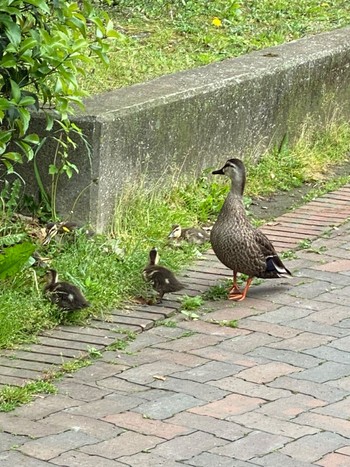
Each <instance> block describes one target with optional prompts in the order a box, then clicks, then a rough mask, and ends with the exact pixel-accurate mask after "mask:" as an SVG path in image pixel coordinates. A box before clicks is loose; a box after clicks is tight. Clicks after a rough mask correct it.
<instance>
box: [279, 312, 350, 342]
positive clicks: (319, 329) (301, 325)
mask: <svg viewBox="0 0 350 467" xmlns="http://www.w3.org/2000/svg"><path fill="white" fill-rule="evenodd" d="M288 324H289V325H290V326H292V327H294V328H297V329H301V330H303V331H308V332H310V333H314V334H321V335H325V336H327V337H329V336H333V337H342V336H346V335H348V334H349V331H348V330H346V329H342V328H339V327H337V326H329V325H327V324H324V323H319V322H318V321H313V320H312V315H311V316H308V317H306V318H303V319H296V320H294V321H289V323H288Z"/></svg>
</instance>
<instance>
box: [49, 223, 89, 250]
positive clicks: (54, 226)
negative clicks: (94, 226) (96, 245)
mask: <svg viewBox="0 0 350 467" xmlns="http://www.w3.org/2000/svg"><path fill="white" fill-rule="evenodd" d="M82 227H83V226H82V225H81V224H78V223H77V222H74V221H63V222H48V223H47V224H46V236H45V238H44V240H43V245H48V244H49V243H50V242H51V240H52V239H53V237H55V236H56V235H57V234H59V235H63V234H66V233H74V232H75V231H76V230H78V229H82ZM84 233H85V234H86V235H87V236H88V237H90V236H92V235H94V232H93V231H92V230H89V229H85V230H84Z"/></svg>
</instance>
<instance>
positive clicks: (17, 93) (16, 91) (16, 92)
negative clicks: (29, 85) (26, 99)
mask: <svg viewBox="0 0 350 467" xmlns="http://www.w3.org/2000/svg"><path fill="white" fill-rule="evenodd" d="M10 83H11V92H12V97H13V99H14V101H15V102H16V103H17V104H18V102H19V101H20V99H21V89H20V87H19V86H18V84H17V83H16V81H13V79H10Z"/></svg>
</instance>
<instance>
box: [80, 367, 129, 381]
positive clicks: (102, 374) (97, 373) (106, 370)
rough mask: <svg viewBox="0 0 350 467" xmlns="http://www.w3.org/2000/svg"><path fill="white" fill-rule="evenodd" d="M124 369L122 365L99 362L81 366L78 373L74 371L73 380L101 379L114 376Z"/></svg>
mask: <svg viewBox="0 0 350 467" xmlns="http://www.w3.org/2000/svg"><path fill="white" fill-rule="evenodd" d="M122 370H123V367H122V366H119V365H112V364H110V363H105V362H98V365H96V364H93V365H90V366H86V367H85V368H80V370H78V371H77V372H76V373H74V375H73V378H72V380H73V381H80V382H81V381H91V380H93V381H97V380H100V379H104V378H108V377H109V376H114V375H116V374H118V373H120V371H122Z"/></svg>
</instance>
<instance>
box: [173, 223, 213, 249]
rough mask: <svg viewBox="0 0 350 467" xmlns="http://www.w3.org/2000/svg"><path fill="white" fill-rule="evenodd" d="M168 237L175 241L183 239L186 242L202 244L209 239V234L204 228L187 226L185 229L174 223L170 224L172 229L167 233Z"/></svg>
mask: <svg viewBox="0 0 350 467" xmlns="http://www.w3.org/2000/svg"><path fill="white" fill-rule="evenodd" d="M168 238H170V239H172V240H175V241H176V242H179V241H181V240H185V241H187V242H188V243H194V244H196V245H203V243H205V242H209V241H210V234H209V232H207V231H206V230H204V229H199V228H195V227H188V228H187V229H182V228H181V225H179V224H175V225H173V226H172V230H171V232H170V234H169V235H168Z"/></svg>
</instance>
